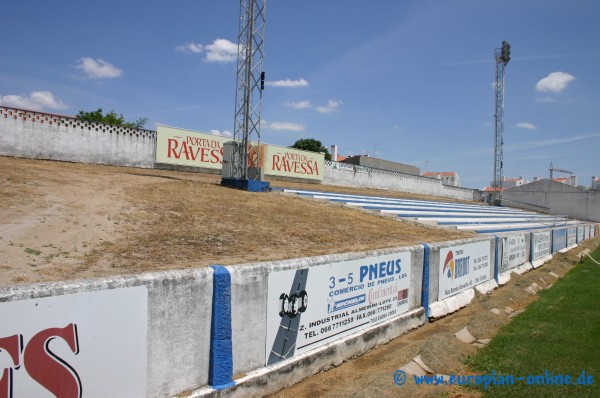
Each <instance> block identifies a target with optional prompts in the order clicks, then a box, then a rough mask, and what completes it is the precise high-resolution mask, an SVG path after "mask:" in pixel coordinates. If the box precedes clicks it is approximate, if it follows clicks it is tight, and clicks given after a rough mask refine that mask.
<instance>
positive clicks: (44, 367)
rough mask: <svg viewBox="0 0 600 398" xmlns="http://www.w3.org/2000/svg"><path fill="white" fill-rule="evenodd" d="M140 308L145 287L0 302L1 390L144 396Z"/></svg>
mask: <svg viewBox="0 0 600 398" xmlns="http://www.w3.org/2000/svg"><path fill="white" fill-rule="evenodd" d="M147 313H148V291H147V288H146V286H139V287H129V288H122V289H110V290H103V291H97V292H86V293H76V294H67V295H63V296H51V297H44V298H37V299H27V300H21V301H10V302H4V303H0V318H1V319H2V322H0V352H1V351H4V352H5V353H6V354H3V355H2V356H0V365H1V367H2V368H3V369H4V373H3V377H2V380H1V382H0V388H3V389H4V391H0V396H8V397H11V396H14V397H39V398H46V397H48V398H50V397H60V398H63V397H82V396H84V397H98V398H101V397H114V396H123V397H125V396H126V397H144V396H145V393H146V350H147V348H148V347H147V342H146V330H147V316H148V315H147ZM11 394H12V395H11Z"/></svg>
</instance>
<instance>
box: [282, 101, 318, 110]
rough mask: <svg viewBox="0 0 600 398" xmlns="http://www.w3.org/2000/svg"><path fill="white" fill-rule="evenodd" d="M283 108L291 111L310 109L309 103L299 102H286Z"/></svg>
mask: <svg viewBox="0 0 600 398" xmlns="http://www.w3.org/2000/svg"><path fill="white" fill-rule="evenodd" d="M285 106H287V107H290V108H293V109H308V108H311V107H312V104H311V103H310V101H307V100H305V101H299V102H288V103H287V104H285Z"/></svg>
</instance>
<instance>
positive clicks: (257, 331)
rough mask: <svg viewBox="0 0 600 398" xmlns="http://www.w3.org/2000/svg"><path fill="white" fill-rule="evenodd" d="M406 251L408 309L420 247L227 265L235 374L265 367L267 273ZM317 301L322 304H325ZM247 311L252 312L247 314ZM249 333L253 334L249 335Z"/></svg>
mask: <svg viewBox="0 0 600 398" xmlns="http://www.w3.org/2000/svg"><path fill="white" fill-rule="evenodd" d="M406 251H410V252H411V260H412V261H411V262H412V266H411V274H410V297H409V299H410V301H409V302H410V309H409V310H414V309H416V308H419V307H421V281H422V277H423V249H422V248H421V247H408V248H399V249H388V250H378V251H371V252H367V253H346V254H338V255H328V256H318V257H308V258H300V259H294V260H284V261H274V262H268V263H258V264H246V265H238V266H229V267H226V268H227V269H228V270H229V272H230V274H231V302H232V308H231V313H232V331H233V372H234V374H235V373H245V372H248V371H251V370H254V369H257V368H261V367H263V366H265V363H266V358H265V346H266V337H267V293H268V289H267V288H268V284H267V280H268V275H269V274H270V273H272V272H277V271H286V270H298V269H302V268H309V269H313V268H315V267H319V266H327V265H330V264H336V263H342V262H347V261H352V260H360V259H363V258H368V257H372V256H379V255H387V254H394V253H398V252H406ZM309 300H310V298H309ZM311 304H313V305H316V304H317V303H313V302H312V301H311ZM320 304H322V305H325V303H320ZM249 314H252V315H251V316H249ZM249 336H252V337H251V338H249Z"/></svg>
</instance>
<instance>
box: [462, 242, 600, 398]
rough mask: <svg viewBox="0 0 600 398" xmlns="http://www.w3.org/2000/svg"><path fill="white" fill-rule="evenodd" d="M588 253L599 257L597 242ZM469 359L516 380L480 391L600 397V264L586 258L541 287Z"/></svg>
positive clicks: (483, 370) (485, 370)
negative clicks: (533, 299)
mask: <svg viewBox="0 0 600 398" xmlns="http://www.w3.org/2000/svg"><path fill="white" fill-rule="evenodd" d="M592 256H593V257H594V258H595V259H596V261H599V260H598V259H600V248H598V249H596V250H595V252H594V253H593V254H592ZM468 365H469V367H470V368H471V369H472V370H473V371H475V372H476V373H479V374H488V375H491V374H492V371H494V372H495V374H496V375H514V377H515V381H514V385H505V386H500V385H496V386H494V385H490V386H489V387H488V389H487V392H485V394H484V397H565V396H568V397H600V265H598V264H595V263H594V262H593V261H592V260H590V259H589V258H587V259H586V260H585V261H584V262H583V263H581V264H578V265H577V266H576V267H575V268H573V269H572V270H571V271H570V272H569V273H568V274H567V275H566V276H565V277H564V278H563V279H561V280H559V281H558V282H557V283H556V284H555V285H554V286H553V287H552V288H551V289H549V290H546V291H543V292H541V293H540V299H539V300H538V301H536V302H534V303H533V304H532V305H531V306H530V307H529V308H528V309H527V310H526V311H525V312H524V313H523V314H521V315H519V316H518V317H517V318H516V319H515V320H514V321H513V322H512V323H510V324H508V325H506V326H505V327H504V328H502V329H501V331H500V332H499V333H498V334H497V335H496V337H495V338H494V339H493V341H492V342H491V343H490V345H489V346H487V347H485V348H484V349H482V350H481V351H479V352H478V353H477V354H476V355H474V356H473V357H471V358H470V359H469V361H468ZM546 372H547V373H546ZM582 372H584V373H585V375H584V376H583V377H582ZM530 375H531V376H532V377H528V376H530ZM566 375H570V376H571V384H570V385H567V381H566ZM561 376H562V377H563V378H562V383H561ZM521 377H522V378H523V380H519V378H521ZM498 381H499V380H498ZM505 381H506V380H505ZM536 382H537V384H533V383H536ZM581 382H585V383H586V385H580V384H579V383H581ZM540 383H544V384H540ZM550 383H552V384H550ZM480 388H482V389H483V386H480Z"/></svg>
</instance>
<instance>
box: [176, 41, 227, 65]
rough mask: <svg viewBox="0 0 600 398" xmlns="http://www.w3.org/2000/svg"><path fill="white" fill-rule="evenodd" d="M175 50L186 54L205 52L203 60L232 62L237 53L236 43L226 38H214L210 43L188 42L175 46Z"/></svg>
mask: <svg viewBox="0 0 600 398" xmlns="http://www.w3.org/2000/svg"><path fill="white" fill-rule="evenodd" d="M175 50H176V51H179V52H182V53H186V54H200V53H202V52H205V53H206V55H205V56H204V62H220V63H227V62H234V61H237V55H238V45H237V44H236V43H233V42H231V41H229V40H227V39H215V40H214V41H213V42H212V43H211V44H200V43H194V42H190V43H187V44H183V45H180V46H177V47H175Z"/></svg>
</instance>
